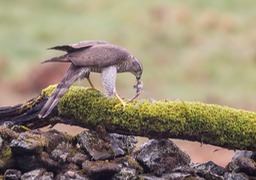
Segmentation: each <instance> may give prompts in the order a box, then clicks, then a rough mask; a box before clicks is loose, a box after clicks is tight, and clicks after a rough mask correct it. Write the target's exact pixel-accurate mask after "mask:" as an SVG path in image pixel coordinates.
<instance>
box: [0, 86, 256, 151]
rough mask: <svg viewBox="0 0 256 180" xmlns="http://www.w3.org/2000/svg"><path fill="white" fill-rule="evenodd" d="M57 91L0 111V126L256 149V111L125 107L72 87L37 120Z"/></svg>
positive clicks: (149, 104) (167, 104)
mask: <svg viewBox="0 0 256 180" xmlns="http://www.w3.org/2000/svg"><path fill="white" fill-rule="evenodd" d="M55 87H56V86H49V87H48V88H46V89H44V90H43V91H42V93H41V95H39V96H38V97H36V98H34V99H32V100H30V101H28V102H27V103H24V104H23V105H20V106H15V107H14V108H15V110H13V111H10V110H8V108H1V109H0V124H1V123H3V122H4V121H7V120H9V121H14V122H18V123H16V124H22V125H26V126H28V127H30V128H31V127H39V126H40V125H41V124H43V125H47V124H50V123H51V121H52V120H53V119H58V120H60V121H62V122H64V123H69V124H73V125H79V126H82V127H85V128H90V129H95V128H97V127H99V126H101V127H104V128H105V129H106V131H108V132H115V133H122V134H130V135H138V136H146V137H149V138H178V139H186V140H191V141H198V142H201V143H205V144H212V145H217V146H221V147H224V148H228V149H243V150H252V151H255V150H256V143H255V142H256V113H254V112H249V111H245V110H237V109H233V108H230V107H223V106H218V105H213V104H204V103H200V102H184V101H154V100H139V101H132V102H127V105H126V107H125V109H124V108H123V106H122V105H121V104H120V102H119V101H118V100H117V99H115V98H110V99H108V98H106V97H105V95H103V94H102V93H101V92H99V91H97V90H95V89H91V88H83V87H78V86H73V87H71V88H70V90H69V91H68V92H67V93H66V94H65V95H64V96H63V98H62V99H61V100H60V101H59V104H58V107H57V108H56V109H55V110H54V111H53V112H52V113H51V114H50V116H49V117H48V118H47V119H38V117H37V114H38V113H39V110H40V108H41V107H42V106H43V104H44V103H45V101H46V99H47V97H48V96H49V95H50V94H51V92H52V91H53V90H54V88H55ZM9 109H10V108H9ZM15 112H16V116H15ZM17 115H18V116H19V118H17ZM8 116H9V118H8ZM20 117H23V119H22V118H20ZM28 117H29V118H28ZM56 117H57V118H56ZM49 120H51V121H49ZM35 124H36V125H37V126H35ZM33 125H34V126H33Z"/></svg>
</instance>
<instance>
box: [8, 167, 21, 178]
mask: <svg viewBox="0 0 256 180" xmlns="http://www.w3.org/2000/svg"><path fill="white" fill-rule="evenodd" d="M20 178H21V171H19V170H16V169H7V170H6V171H5V173H4V179H5V180H19V179H20Z"/></svg>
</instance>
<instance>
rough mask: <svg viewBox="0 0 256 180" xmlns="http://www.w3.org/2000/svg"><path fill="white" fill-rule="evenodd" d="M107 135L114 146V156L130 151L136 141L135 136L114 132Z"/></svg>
mask: <svg viewBox="0 0 256 180" xmlns="http://www.w3.org/2000/svg"><path fill="white" fill-rule="evenodd" d="M109 136H110V139H111V143H112V145H113V148H114V153H115V157H117V156H124V155H127V154H130V153H132V152H133V150H134V149H135V147H136V143H137V142H138V140H137V139H136V137H135V136H126V135H122V134H116V133H111V134H109Z"/></svg>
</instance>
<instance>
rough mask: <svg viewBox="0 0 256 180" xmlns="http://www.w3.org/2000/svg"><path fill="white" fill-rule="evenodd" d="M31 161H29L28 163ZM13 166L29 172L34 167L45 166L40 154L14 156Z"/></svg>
mask: <svg viewBox="0 0 256 180" xmlns="http://www.w3.org/2000/svg"><path fill="white" fill-rule="evenodd" d="M28 162H29V163H28ZM11 167H12V168H13V167H15V168H16V169H19V170H21V171H22V172H28V171H31V170H33V169H39V168H43V167H44V165H43V164H42V161H41V160H40V157H38V155H35V154H33V155H22V156H16V157H14V158H13V164H12V165H11Z"/></svg>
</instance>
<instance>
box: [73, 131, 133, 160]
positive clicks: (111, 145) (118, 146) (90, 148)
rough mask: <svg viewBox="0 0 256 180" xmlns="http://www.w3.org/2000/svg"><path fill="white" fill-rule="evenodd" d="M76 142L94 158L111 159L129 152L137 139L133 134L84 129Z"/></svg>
mask: <svg viewBox="0 0 256 180" xmlns="http://www.w3.org/2000/svg"><path fill="white" fill-rule="evenodd" d="M78 142H79V144H80V146H81V148H82V149H83V150H84V151H86V152H87V153H88V154H89V155H90V156H91V157H92V159H94V160H106V159H113V158H114V157H117V156H124V155H126V154H128V153H131V152H132V151H133V149H134V148H135V145H136V143H137V139H136V138H135V137H134V136H126V135H119V134H115V133H113V134H107V133H106V134H104V136H102V134H100V133H97V132H95V131H84V132H82V133H81V134H80V135H79V139H78Z"/></svg>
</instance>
